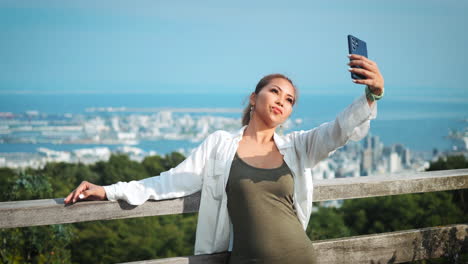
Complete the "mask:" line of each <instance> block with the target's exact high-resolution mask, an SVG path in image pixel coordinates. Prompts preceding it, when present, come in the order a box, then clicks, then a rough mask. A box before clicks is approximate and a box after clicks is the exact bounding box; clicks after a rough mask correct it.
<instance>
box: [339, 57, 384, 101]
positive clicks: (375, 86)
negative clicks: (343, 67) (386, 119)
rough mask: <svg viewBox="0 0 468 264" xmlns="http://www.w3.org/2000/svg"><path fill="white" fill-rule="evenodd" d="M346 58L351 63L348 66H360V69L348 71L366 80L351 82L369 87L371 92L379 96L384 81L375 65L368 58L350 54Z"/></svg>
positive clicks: (382, 89)
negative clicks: (362, 76)
mask: <svg viewBox="0 0 468 264" xmlns="http://www.w3.org/2000/svg"><path fill="white" fill-rule="evenodd" d="M348 57H349V58H350V59H351V61H350V62H349V63H348V65H349V66H361V67H362V69H360V68H349V71H350V72H352V73H357V74H361V75H364V76H365V77H366V79H363V80H359V79H353V82H355V83H359V84H366V85H368V86H369V89H370V90H371V92H372V93H373V94H375V95H381V94H382V93H383V91H384V79H383V76H382V74H380V70H379V67H378V66H377V63H375V62H373V61H372V60H369V59H368V58H366V57H364V56H361V55H357V54H350V55H348Z"/></svg>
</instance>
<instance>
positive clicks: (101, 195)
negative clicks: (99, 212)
mask: <svg viewBox="0 0 468 264" xmlns="http://www.w3.org/2000/svg"><path fill="white" fill-rule="evenodd" d="M81 195H82V196H80V197H79V198H80V199H81V200H93V201H99V200H104V199H105V198H106V191H105V190H104V188H103V187H102V186H98V185H93V186H92V187H91V188H90V189H89V190H86V191H84V192H82V193H81Z"/></svg>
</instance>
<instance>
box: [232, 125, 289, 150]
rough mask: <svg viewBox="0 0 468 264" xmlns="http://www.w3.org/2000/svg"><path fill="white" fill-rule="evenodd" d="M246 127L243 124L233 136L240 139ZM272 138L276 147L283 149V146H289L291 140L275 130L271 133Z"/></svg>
mask: <svg viewBox="0 0 468 264" xmlns="http://www.w3.org/2000/svg"><path fill="white" fill-rule="evenodd" d="M246 128H247V125H245V126H243V127H242V128H241V129H239V131H238V132H237V133H235V137H234V138H235V139H238V140H241V138H242V135H243V134H244V130H245V129H246ZM273 140H274V141H275V144H276V147H278V149H284V148H287V147H290V146H291V142H289V141H286V140H285V139H284V137H282V136H280V135H278V133H276V131H275V132H274V134H273Z"/></svg>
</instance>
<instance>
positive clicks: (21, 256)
mask: <svg viewBox="0 0 468 264" xmlns="http://www.w3.org/2000/svg"><path fill="white" fill-rule="evenodd" d="M183 160H184V156H183V155H181V154H180V153H176V152H173V153H171V154H168V155H165V156H164V157H162V156H151V157H147V158H145V159H144V160H143V161H142V162H141V163H140V162H136V161H132V160H130V159H129V158H128V156H126V155H112V156H111V158H110V159H109V161H107V162H98V163H96V164H93V165H84V164H69V163H49V164H47V165H46V166H45V167H44V168H43V169H37V170H35V169H27V170H25V171H16V170H12V169H8V168H0V191H1V192H0V201H12V200H31V199H46V198H57V197H65V196H66V195H67V194H68V193H69V192H70V191H71V190H73V189H74V188H75V187H76V186H77V185H78V184H79V183H80V182H81V181H83V180H87V181H90V182H93V183H96V184H100V185H107V184H112V183H115V182H117V181H131V180H139V179H143V178H146V177H151V176H157V175H159V174H160V173H161V172H163V171H166V170H169V169H170V168H173V167H175V166H177V165H178V164H179V163H180V162H182V161H183ZM457 168H468V161H467V160H466V159H465V157H463V156H455V157H448V158H447V159H439V160H438V161H435V162H433V163H431V166H430V168H429V170H437V169H443V170H446V169H457ZM465 201H467V196H466V190H461V191H447V192H434V193H422V194H407V195H396V196H385V197H374V198H362V199H351V200H345V201H344V203H343V205H342V206H341V207H340V208H333V207H321V206H317V207H318V210H317V211H316V212H314V213H313V214H312V216H311V220H310V222H309V226H308V228H307V231H306V232H307V234H308V236H309V237H310V238H311V239H312V240H318V239H330V238H339V237H347V236H352V235H364V234H372V233H381V232H390V231H397V230H406V229H413V228H421V227H430V226H438V225H447V224H455V223H466V222H467V220H468V217H467V216H468V213H467V211H466V206H465ZM196 223H197V214H196V213H194V214H182V215H168V216H156V217H144V218H134V219H124V220H112V221H93V222H82V223H76V224H67V225H51V226H41V227H27V228H13V229H1V230H0V238H1V241H0V245H1V248H0V263H115V262H125V261H136V260H147V259H157V258H166V257H173V256H186V255H191V254H193V246H194V243H195V229H196Z"/></svg>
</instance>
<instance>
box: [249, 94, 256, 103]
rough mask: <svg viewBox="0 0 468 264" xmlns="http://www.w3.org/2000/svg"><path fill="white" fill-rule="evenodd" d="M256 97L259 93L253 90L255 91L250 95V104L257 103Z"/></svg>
mask: <svg viewBox="0 0 468 264" xmlns="http://www.w3.org/2000/svg"><path fill="white" fill-rule="evenodd" d="M255 99H257V94H255V92H253V93H252V94H251V95H250V99H249V103H250V105H255Z"/></svg>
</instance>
